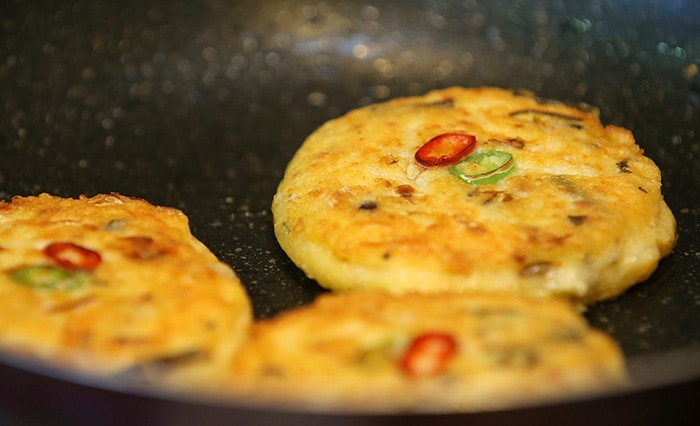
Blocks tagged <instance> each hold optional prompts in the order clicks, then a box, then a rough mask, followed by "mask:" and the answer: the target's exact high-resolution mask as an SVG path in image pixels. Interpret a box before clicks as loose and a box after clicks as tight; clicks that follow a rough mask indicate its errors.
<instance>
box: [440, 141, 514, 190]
mask: <svg viewBox="0 0 700 426" xmlns="http://www.w3.org/2000/svg"><path fill="white" fill-rule="evenodd" d="M514 169H515V161H514V160H513V156H512V155H511V154H510V153H509V152H505V151H495V150H494V151H484V152H479V153H476V154H472V155H470V156H468V157H466V158H465V159H464V160H462V161H460V162H459V163H457V164H455V165H453V166H452V167H450V173H452V174H453V175H455V176H457V177H458V178H460V179H462V180H463V181H465V182H467V183H470V184H474V185H484V184H490V183H496V182H498V181H500V180H501V179H503V178H504V177H506V176H508V175H509V174H510V173H512V172H513V170H514Z"/></svg>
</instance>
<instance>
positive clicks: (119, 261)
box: [0, 194, 252, 383]
mask: <svg viewBox="0 0 700 426" xmlns="http://www.w3.org/2000/svg"><path fill="white" fill-rule="evenodd" d="M0 235H1V236H2V237H0V300H2V301H3V302H2V303H0V324H2V327H0V348H1V349H3V350H6V351H9V352H11V353H18V354H20V355H23V356H30V357H33V358H36V359H39V360H41V361H45V362H48V363H51V364H54V365H58V366H62V367H69V368H72V369H75V370H77V371H80V372H86V373H90V374H110V375H113V374H116V373H121V374H123V375H124V377H127V376H128V377H131V376H130V374H131V373H133V374H136V376H138V377H137V378H138V379H139V380H141V379H143V378H144V377H151V376H152V377H163V378H165V376H167V377H168V378H169V379H168V380H170V378H172V379H173V380H174V381H177V380H180V377H181V378H182V379H183V380H199V379H202V380H209V379H210V378H205V376H206V375H207V374H209V373H210V372H212V371H216V369H217V368H220V367H221V366H222V365H225V364H227V363H228V362H229V358H230V357H231V356H232V354H233V353H234V352H235V351H236V350H237V348H238V347H239V345H240V344H241V343H242V341H243V340H244V339H245V338H247V335H248V331H249V326H250V323H251V321H252V314H251V306H250V302H249V300H248V297H247V294H246V292H245V290H244V288H243V286H242V285H241V283H240V281H239V280H238V278H237V276H236V275H235V274H234V272H233V271H232V270H231V268H230V267H228V266H227V265H225V264H223V263H222V262H220V261H218V260H217V258H216V257H215V256H214V254H212V253H211V252H210V251H209V250H208V249H207V248H206V247H205V246H204V245H203V244H202V243H201V242H199V241H198V240H197V239H195V237H194V236H192V235H191V233H190V229H189V225H188V220H187V217H186V216H185V215H184V214H183V213H182V212H181V211H179V210H176V209H173V208H167V207H156V206H153V205H152V204H150V203H148V202H147V201H145V200H142V199H137V198H129V197H125V196H122V195H118V194H111V195H96V196H94V197H92V198H88V197H85V196H81V197H80V198H78V199H71V198H60V197H54V196H51V195H48V194H41V195H39V196H38V197H14V198H13V199H12V201H11V202H9V203H7V202H2V203H0ZM55 243H58V244H55ZM64 243H69V245H66V244H64ZM70 244H75V245H77V246H78V247H81V248H83V249H87V250H88V252H86V253H90V252H93V253H97V254H98V255H99V257H100V260H99V261H96V262H93V260H94V255H91V256H92V257H89V256H87V255H84V254H83V255H81V254H80V251H79V250H81V249H75V248H74V249H73V250H63V251H62V253H63V254H61V253H59V254H57V255H54V256H53V257H52V256H49V255H47V254H46V253H45V250H48V249H47V247H49V246H52V245H53V247H62V248H65V247H73V246H71V245H70ZM61 259H63V260H65V261H68V262H72V263H73V264H75V265H71V264H68V265H67V266H66V265H63V266H62V265H61V264H60V261H61ZM91 259H92V260H91ZM95 263H97V264H96V265H95ZM76 265H77V266H76ZM141 373H144V374H145V376H144V374H141ZM161 373H163V374H161ZM136 376H134V377H136ZM176 377H177V379H175V378H176ZM193 383H194V382H193Z"/></svg>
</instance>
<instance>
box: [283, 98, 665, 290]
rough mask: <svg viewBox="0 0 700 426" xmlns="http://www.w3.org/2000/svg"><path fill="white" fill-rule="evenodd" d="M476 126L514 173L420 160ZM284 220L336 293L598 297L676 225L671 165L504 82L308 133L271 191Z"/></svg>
mask: <svg viewBox="0 0 700 426" xmlns="http://www.w3.org/2000/svg"><path fill="white" fill-rule="evenodd" d="M448 132H459V133H466V134H471V135H474V136H475V137H476V140H477V145H476V150H475V152H476V153H479V152H485V151H489V150H499V151H504V152H507V153H510V154H512V156H513V159H514V163H515V166H514V167H515V171H514V172H513V173H511V174H510V175H509V176H507V177H506V178H504V179H502V180H501V181H499V182H497V183H493V184H483V185H475V184H469V183H467V182H464V181H462V180H460V179H459V178H457V177H455V176H454V175H452V174H451V173H450V171H449V168H448V167H432V168H426V167H423V166H421V165H420V164H418V163H417V162H416V160H415V158H414V154H415V153H416V151H417V150H418V149H419V148H420V147H421V146H422V145H423V144H425V143H426V142H427V141H428V140H430V139H431V138H433V137H434V136H437V135H440V134H443V133H448ZM272 212H273V214H274V224H275V234H276V236H277V239H278V241H279V243H280V245H281V247H282V248H283V249H284V250H285V252H286V253H287V254H288V256H289V257H290V258H291V259H292V260H293V261H294V262H295V263H296V264H297V265H298V266H299V267H300V268H301V269H302V270H304V271H305V272H306V274H307V275H308V276H309V277H311V278H313V279H315V280H316V281H317V282H318V283H319V284H320V285H322V286H324V287H326V288H329V289H332V290H339V291H347V290H378V291H386V292H390V293H395V294H400V293H404V292H416V291H417V292H441V291H464V290H478V291H496V292H510V293H515V294H522V295H528V296H538V297H543V296H551V295H556V296H565V297H568V298H571V299H572V300H575V301H577V302H579V303H583V304H589V303H592V302H595V301H598V300H602V299H606V298H610V297H612V296H615V295H617V294H620V293H621V292H623V291H624V290H625V289H627V288H628V287H630V286H631V285H633V284H635V283H637V282H640V281H642V280H644V279H646V278H647V277H649V275H650V274H651V273H652V272H653V271H654V269H655V268H656V266H657V264H658V261H659V259H660V258H662V257H663V256H665V255H667V254H668V253H669V252H670V251H671V249H672V247H673V245H674V243H675V239H676V230H675V219H674V217H673V215H672V213H671V211H670V210H669V208H668V206H667V205H666V203H665V202H664V200H663V197H662V194H661V175H660V172H659V169H658V168H657V167H656V165H655V164H654V163H653V162H652V161H651V160H650V159H649V158H647V157H645V156H644V154H643V151H642V149H640V148H639V147H638V146H637V145H636V144H635V141H634V138H633V136H632V134H631V133H630V132H629V131H628V130H625V129H623V128H620V127H616V126H611V125H610V126H603V125H602V124H601V123H600V121H599V120H598V118H597V116H596V114H595V113H591V112H586V111H584V110H582V109H577V108H573V107H569V106H566V105H563V104H561V103H556V102H551V101H543V100H541V99H538V98H536V97H534V96H532V95H529V94H523V93H519V92H513V91H507V90H502V89H496V88H478V89H465V88H457V87H455V88H449V89H444V90H439V91H433V92H430V93H428V94H426V95H424V96H419V97H410V98H399V99H395V100H392V101H388V102H385V103H382V104H376V105H371V106H368V107H364V108H360V109H357V110H354V111H351V112H349V113H348V114H346V115H345V116H342V117H340V118H337V119H334V120H331V121H329V122H327V123H326V124H324V125H323V126H322V127H320V128H319V129H318V130H316V131H315V132H314V133H313V134H311V135H310V136H309V137H308V139H307V140H306V141H305V142H304V144H303V145H302V146H301V148H300V149H299V150H298V152H297V153H296V155H295V156H294V158H293V159H292V160H291V162H290V163H289V165H288V167H287V170H286V172H285V176H284V178H283V180H282V182H281V183H280V185H279V187H278V191H277V193H276V195H275V197H274V199H273V203H272Z"/></svg>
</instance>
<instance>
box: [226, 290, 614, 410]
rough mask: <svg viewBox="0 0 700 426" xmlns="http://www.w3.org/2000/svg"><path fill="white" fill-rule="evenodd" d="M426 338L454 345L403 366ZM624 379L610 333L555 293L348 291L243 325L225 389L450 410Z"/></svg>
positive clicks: (326, 406)
mask: <svg viewBox="0 0 700 426" xmlns="http://www.w3.org/2000/svg"><path fill="white" fill-rule="evenodd" d="M427 335H429V336H435V335H448V336H451V337H452V338H453V339H454V342H455V352H454V353H453V354H452V356H451V357H449V358H445V361H444V364H442V367H441V368H440V369H437V370H430V369H428V370H426V371H425V372H424V373H423V374H414V373H413V370H411V369H409V370H406V368H405V363H406V361H405V358H406V357H407V355H406V353H407V352H408V351H411V353H412V354H413V355H412V358H413V359H414V360H415V359H417V358H416V357H415V354H414V353H413V349H409V348H412V347H414V346H413V345H412V344H411V342H412V341H413V340H414V339H418V338H419V336H427ZM424 349H425V350H426V352H430V350H429V349H428V348H426V347H424ZM427 356H428V358H430V354H427ZM439 357H440V356H439V355H438V358H439ZM428 364H430V363H429V362H428ZM416 365H417V364H416ZM625 384H626V373H625V368H624V360H623V357H622V354H621V352H620V350H619V348H618V347H617V345H616V344H615V342H614V341H613V340H612V339H611V338H610V337H608V336H607V335H605V334H603V333H602V332H599V331H597V330H594V329H592V328H590V327H589V326H588V324H587V323H586V321H585V320H584V319H583V317H582V316H581V315H580V314H579V313H578V312H577V311H576V310H575V309H574V308H573V306H572V305H571V304H570V303H568V302H565V301H563V300H555V299H530V298H525V297H519V296H513V295H508V294H505V295H502V294H499V295H496V294H493V293H488V294H485V293H482V294H478V293H466V292H461V293H455V294H450V293H440V294H404V295H399V296H394V295H390V294H387V293H377V292H375V293H363V292H351V293H327V294H325V295H322V296H320V298H319V299H317V301H316V302H315V303H313V304H312V305H308V306H305V307H302V308H298V309H296V310H292V311H287V312H285V313H283V314H282V315H280V316H278V317H276V318H272V319H266V320H262V321H259V322H257V323H256V324H254V326H253V330H252V337H251V339H250V341H248V342H247V344H246V345H244V347H243V348H242V350H241V351H240V352H239V355H238V356H237V357H236V358H235V361H234V364H233V365H232V369H231V379H230V385H229V388H228V389H227V392H229V393H233V394H236V395H238V396H240V397H241V398H243V399H244V400H246V401H255V402H258V403H261V404H265V405H267V406H272V405H274V406H275V407H285V408H287V409H289V408H292V409H294V408H301V409H304V410H311V411H333V412H346V411H347V412H416V411H420V412H452V411H482V410H495V409H503V408H506V407H514V406H518V405H522V404H533V403H536V402H541V401H544V400H548V401H552V400H553V399H557V398H571V397H573V396H574V395H576V396H580V395H582V394H585V393H588V392H600V391H602V390H603V389H605V390H611V389H615V388H617V387H623V386H625Z"/></svg>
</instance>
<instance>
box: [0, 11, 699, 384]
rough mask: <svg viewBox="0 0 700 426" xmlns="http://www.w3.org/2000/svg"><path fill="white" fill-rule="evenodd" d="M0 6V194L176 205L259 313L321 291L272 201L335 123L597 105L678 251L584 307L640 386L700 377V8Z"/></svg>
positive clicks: (273, 311) (4, 196)
mask: <svg viewBox="0 0 700 426" xmlns="http://www.w3.org/2000/svg"><path fill="white" fill-rule="evenodd" d="M0 4H1V5H2V6H1V7H2V11H0V199H5V200H9V199H10V198H11V197H12V196H13V195H32V194H38V193H40V192H49V193H52V194H55V195H60V196H71V197H76V196H78V195H80V194H86V195H94V194H97V193H104V192H119V193H122V194H125V195H130V196H138V197H143V198H145V199H147V200H149V201H151V202H152V203H154V204H161V205H167V206H172V207H177V208H179V209H181V210H183V211H184V212H185V213H186V214H187V215H188V216H189V217H190V221H191V222H190V223H191V228H192V231H193V233H194V234H195V236H197V237H198V238H199V239H200V240H202V241H203V242H204V243H205V244H206V245H208V246H209V247H210V248H211V249H212V251H214V253H215V254H216V255H217V256H219V258H220V259H222V260H223V261H225V262H227V263H229V264H230V265H231V266H232V267H234V268H235V269H236V271H237V272H238V274H239V276H240V277H241V279H242V281H243V283H244V284H245V285H246V287H247V289H248V292H249V294H250V296H251V299H252V301H253V303H254V307H255V313H256V316H257V317H260V318H261V317H268V316H271V315H274V314H276V313H278V312H280V311H282V310H285V309H288V308H291V307H294V306H298V305H301V304H304V303H308V302H309V301H310V300H312V299H313V297H314V296H316V295H317V294H318V293H319V292H320V291H321V289H320V288H319V287H318V286H317V285H316V284H315V283H314V282H313V281H311V280H308V279H306V278H305V277H304V275H303V273H301V272H300V271H299V270H298V269H297V268H296V267H295V266H294V265H293V264H291V262H290V261H289V259H288V258H287V257H286V256H285V254H284V253H283V252H282V251H281V250H280V248H279V247H278V245H277V243H276V241H275V239H274V235H273V232H272V217H271V214H270V211H269V207H270V202H271V198H272V195H273V194H274V192H275V189H276V186H277V184H278V182H279V181H280V179H281V178H282V175H283V172H284V167H285V165H286V164H287V162H288V161H289V160H290V159H291V157H292V155H293V153H294V152H295V150H296V149H297V148H298V147H299V146H300V144H301V143H302V142H303V140H304V138H305V137H306V136H307V135H308V134H309V133H310V132H312V131H313V130H314V129H315V128H316V127H317V126H319V125H320V124H321V123H323V122H324V121H326V120H328V119H330V118H333V117H336V116H338V115H341V114H343V113H345V112H346V111H348V110H350V109H353V108H356V107H359V106H363V105H367V104H370V103H373V102H378V101H383V100H386V99H389V98H392V97H396V96H404V95H417V94H421V93H423V92H425V91H427V90H430V89H434V88H442V87H447V86H450V85H463V86H480V85H495V86H501V87H511V88H524V89H529V90H532V91H535V92H536V93H537V94H538V95H539V96H541V97H545V98H553V99H559V100H562V101H567V102H587V103H590V104H594V105H596V106H598V107H599V108H600V110H601V119H602V121H603V122H604V123H606V124H616V125H620V126H624V127H627V128H629V129H631V130H632V131H633V132H634V134H635V136H636V138H637V141H638V143H639V145H640V146H641V147H642V148H644V150H645V152H646V154H647V155H648V156H649V157H651V158H652V159H653V160H654V161H655V162H656V163H657V164H658V166H659V168H660V169H661V171H662V174H663V192H664V194H665V197H666V200H667V202H668V204H669V206H670V207H671V209H672V211H673V212H674V214H675V216H676V218H677V220H678V232H679V240H678V245H677V247H676V249H675V251H674V252H673V253H672V254H671V256H669V257H668V258H667V259H665V260H663V261H662V262H661V264H660V266H659V268H658V270H657V271H656V272H655V274H654V275H653V276H652V277H651V279H649V280H648V281H647V282H644V283H642V284H639V285H638V286H635V287H634V288H632V289H631V290H630V291H628V292H627V293H626V294H624V295H623V296H621V297H619V298H617V299H614V300H611V301H607V302H603V303H599V304H598V305H596V306H593V307H592V308H591V309H590V310H589V311H588V312H587V314H586V315H587V317H588V319H589V320H590V321H591V323H592V324H593V325H595V326H597V327H600V328H603V329H604V330H606V331H608V332H609V333H611V334H612V335H613V337H614V338H615V339H617V341H618V342H620V344H621V346H622V348H623V350H624V351H625V353H626V355H627V356H628V359H629V362H630V369H631V370H632V373H633V376H634V377H635V378H636V380H638V381H639V383H641V384H654V385H657V384H659V383H661V384H662V385H665V384H669V383H670V384H675V383H678V382H684V381H686V380H688V379H696V378H697V377H700V278H699V277H700V275H699V274H700V272H699V271H698V269H699V267H700V237H699V232H698V231H699V230H700V229H699V228H700V227H699V225H698V213H699V210H700V201H699V197H698V186H699V184H700V142H699V141H700V135H699V133H700V115H699V114H698V109H699V108H700V72H698V67H700V30H699V28H700V2H694V1H681V0H670V1H663V0H657V1H651V0H627V1H623V0H620V1H613V0H598V1H590V2H588V1H587V2H582V1H577V0H561V1H551V2H548V1H517V0H509V1H490V2H486V1H480V2H477V1H469V0H466V1H427V0H426V1H398V0H393V1H382V2H371V1H368V2H352V1H335V0H332V1H326V2H315V1H296V0H291V1H273V0H267V1H257V2H255V1H243V2H241V1H223V0H210V1H158V0H156V1H107V0H96V1H55V2H40V1H31V0H26V1H14V2H13V1H4V2H2V3H0ZM0 238H1V236H0ZM0 386H2V385H0ZM694 392H700V391H699V390H698V387H697V386H696V387H695V388H694Z"/></svg>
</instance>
